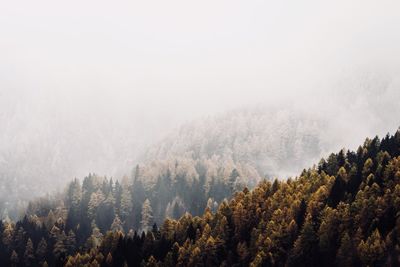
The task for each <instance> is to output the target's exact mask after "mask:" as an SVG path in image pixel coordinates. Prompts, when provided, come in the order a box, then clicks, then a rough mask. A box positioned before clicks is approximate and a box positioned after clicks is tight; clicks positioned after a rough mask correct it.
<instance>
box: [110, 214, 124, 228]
mask: <svg viewBox="0 0 400 267" xmlns="http://www.w3.org/2000/svg"><path fill="white" fill-rule="evenodd" d="M110 229H111V231H114V232H123V231H124V228H123V227H122V222H121V220H120V219H119V217H118V215H115V218H114V221H113V223H112V224H111V227H110Z"/></svg>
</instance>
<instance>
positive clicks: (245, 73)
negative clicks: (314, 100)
mask: <svg viewBox="0 0 400 267" xmlns="http://www.w3.org/2000/svg"><path fill="white" fill-rule="evenodd" d="M398 3H399V2H398V1H331V2H325V1H187V0H186V1H126V2H122V1H113V2H112V3H111V2H110V1H4V0H3V1H0V36H1V37H0V38H1V39H0V41H1V42H0V59H1V60H0V88H1V90H2V91H3V90H5V92H8V91H9V90H15V89H20V90H23V91H30V92H34V94H35V95H38V94H39V95H40V93H39V91H41V92H42V94H43V95H45V96H46V97H52V96H54V97H56V98H55V99H60V98H61V99H64V98H67V99H71V101H72V102H74V103H75V104H76V103H79V100H81V101H83V102H87V100H88V98H90V99H92V100H95V101H100V102H102V101H107V102H109V103H113V101H114V102H115V103H117V104H118V105H119V104H121V103H124V105H135V106H136V107H137V108H138V109H139V110H142V109H143V108H145V109H148V110H152V112H157V111H158V110H161V111H162V113H164V114H165V112H169V111H172V112H171V114H175V113H179V112H184V111H187V109H188V108H189V109H190V113H191V114H194V113H199V114H201V113H203V112H204V111H206V110H211V111H215V110H220V109H226V108H231V107H235V106H237V105H238V104H240V105H243V104H248V103H253V102H262V101H265V100H267V99H271V98H276V97H281V96H282V95H283V96H287V95H291V94H307V93H309V90H311V91H313V90H315V87H316V86H317V85H319V83H320V82H321V80H323V79H325V78H326V77H327V76H330V75H332V74H337V73H341V72H346V71H348V69H353V68H358V67H360V66H361V67H364V66H368V67H370V66H371V65H374V66H375V67H376V68H381V67H382V66H384V67H390V68H392V67H393V68H395V67H397V66H398V63H399V53H398V52H399V51H398V50H399V47H400V16H398V14H399V10H400V4H398ZM121 101H122V102H121ZM124 101H125V102H124ZM102 103H103V102H102Z"/></svg>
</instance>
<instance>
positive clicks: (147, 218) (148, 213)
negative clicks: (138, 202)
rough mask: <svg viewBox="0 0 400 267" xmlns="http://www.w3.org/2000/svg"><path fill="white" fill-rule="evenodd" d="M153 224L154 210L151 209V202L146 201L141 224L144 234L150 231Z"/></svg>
mask: <svg viewBox="0 0 400 267" xmlns="http://www.w3.org/2000/svg"><path fill="white" fill-rule="evenodd" d="M152 224H153V210H152V208H151V204H150V200H149V199H146V200H145V201H144V202H143V206H142V220H141V222H140V225H141V229H142V231H144V232H147V231H148V230H150V226H151V225H152Z"/></svg>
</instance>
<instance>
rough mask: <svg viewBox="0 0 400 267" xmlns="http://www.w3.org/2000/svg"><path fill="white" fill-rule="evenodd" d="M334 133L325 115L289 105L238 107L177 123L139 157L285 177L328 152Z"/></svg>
mask: <svg viewBox="0 0 400 267" xmlns="http://www.w3.org/2000/svg"><path fill="white" fill-rule="evenodd" d="M337 143H338V137H337V136H336V137H335V136H334V135H333V134H332V133H330V132H329V126H328V123H327V121H326V120H324V119H322V117H319V116H318V115H317V114H309V113H307V112H305V111H302V110H301V109H299V108H295V107H273V106H270V107H268V108H266V107H259V108H254V107H253V108H242V109H237V110H232V111H230V112H226V113H224V114H221V115H219V116H212V117H208V118H204V119H199V120H195V121H192V122H188V123H186V124H184V125H182V126H181V127H180V128H179V129H177V130H176V131H173V132H172V133H171V134H169V135H168V136H167V137H166V138H164V139H163V140H161V141H160V142H159V143H157V144H155V145H153V146H151V147H150V148H149V149H148V150H147V151H146V153H145V155H144V156H143V159H144V162H145V163H146V162H147V163H153V162H155V161H158V160H170V161H173V160H174V159H176V158H178V159H179V158H184V159H191V160H195V161H196V160H202V159H208V160H211V161H213V162H215V164H217V165H218V164H219V165H226V164H232V163H230V162H233V163H241V164H247V165H250V166H252V167H253V168H255V169H256V170H257V171H258V172H259V174H260V176H265V175H266V176H268V177H272V176H279V177H283V176H287V175H291V174H293V173H296V172H298V171H299V170H301V169H302V168H303V167H304V166H307V165H308V164H312V162H314V161H315V160H318V159H319V158H321V157H322V154H323V153H328V152H330V151H329V149H331V147H332V146H333V144H337Z"/></svg>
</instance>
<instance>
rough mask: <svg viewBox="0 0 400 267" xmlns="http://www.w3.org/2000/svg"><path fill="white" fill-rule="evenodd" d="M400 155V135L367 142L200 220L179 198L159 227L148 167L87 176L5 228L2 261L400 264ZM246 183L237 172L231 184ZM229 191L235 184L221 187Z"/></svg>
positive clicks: (240, 196) (206, 212)
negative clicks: (143, 172)
mask: <svg viewBox="0 0 400 267" xmlns="http://www.w3.org/2000/svg"><path fill="white" fill-rule="evenodd" d="M399 156H400V131H397V132H396V133H395V134H394V135H393V136H390V135H387V136H386V137H384V138H382V139H379V138H378V137H375V138H373V139H369V138H367V139H366V140H365V142H364V144H363V145H362V146H359V148H358V149H357V151H351V150H345V149H343V150H341V151H339V152H338V153H336V154H333V153H332V154H330V155H329V156H328V157H327V158H325V159H322V160H320V161H319V163H318V165H314V167H312V168H309V169H307V170H306V169H305V170H303V171H302V173H301V174H300V175H299V176H297V177H293V178H290V179H288V180H287V181H280V180H277V179H276V180H274V181H271V180H263V181H261V182H259V183H258V184H257V186H256V187H255V188H254V189H253V190H249V189H248V188H247V187H244V188H243V189H241V190H237V191H232V192H230V194H231V195H232V194H233V195H232V198H229V199H224V200H222V201H221V202H220V204H219V205H214V204H213V201H212V200H209V201H207V205H206V206H205V207H203V211H201V212H199V216H194V215H191V214H190V213H187V212H186V213H180V210H179V209H180V207H179V206H180V205H181V201H182V200H180V199H179V198H175V199H174V201H173V202H174V203H173V204H172V210H171V203H169V205H168V206H169V207H166V208H165V212H167V210H170V211H168V213H169V214H170V215H171V216H167V218H166V219H165V220H162V221H160V222H158V223H154V222H155V221H157V219H156V217H157V209H158V208H159V207H160V202H159V203H158V204H157V201H160V199H159V197H160V198H161V197H162V195H159V194H158V193H159V192H160V191H159V190H160V188H152V189H151V190H150V191H146V189H144V187H143V185H142V183H141V180H140V179H138V177H140V167H137V168H136V170H135V172H134V174H136V175H137V176H134V177H132V179H128V178H127V179H125V180H124V181H122V182H121V184H120V183H119V182H118V181H115V182H114V181H113V180H112V179H107V178H102V177H99V176H96V175H89V176H88V177H86V178H85V179H84V180H83V182H82V183H81V182H80V181H78V180H74V181H73V182H71V183H70V185H69V186H68V188H67V190H66V193H65V195H64V196H59V198H58V199H57V198H56V200H55V201H51V200H50V199H49V200H47V201H45V200H42V201H41V202H32V203H31V204H30V207H29V209H28V211H27V214H26V216H25V217H24V219H23V220H21V221H18V222H16V223H15V222H12V221H2V222H1V223H0V234H1V239H0V246H1V250H0V261H1V263H2V264H5V265H14V266H36V265H37V264H42V265H45V266H47V265H49V266H61V265H64V264H65V266H82V265H85V264H87V265H108V266H124V265H126V264H127V265H128V266H141V265H145V266H192V265H206V266H220V265H223V266H225V265H226V266H241V265H244V266H285V265H287V266H397V265H398V264H399V261H398V255H399V253H400V251H399V240H400V239H399V237H398V236H399V233H398V224H399V222H398V221H399V220H398V218H397V217H396V214H397V213H398V212H399V207H398V205H397V204H398V203H397V202H398V192H397V191H398V187H399V182H400V181H399V177H398V174H399V173H400V169H399V168H400V167H399V166H400V165H399V161H400V160H399ZM238 175H239V172H237V171H232V173H231V175H230V179H233V178H235V177H236V178H237V177H238ZM182 183H183V184H185V183H184V182H183V181H181V182H180V183H179V184H182ZM230 185H231V183H230V182H229V180H228V181H227V184H225V186H224V187H223V188H225V189H226V188H230V187H229V186H230ZM124 188H125V189H124ZM195 188H199V187H195ZM126 189H128V193H127V191H125V190H126ZM182 192H185V193H187V194H189V195H191V196H196V194H193V192H189V191H188V190H183V191H181V193H182ZM146 194H148V195H146ZM151 194H156V196H157V197H154V196H153V198H151ZM60 197H61V198H60ZM138 197H140V198H141V199H142V203H139V202H137V199H136V198H138ZM135 199H136V200H135ZM195 203H201V202H198V201H197V200H196V202H195ZM132 219H137V221H132ZM154 219H155V220H154Z"/></svg>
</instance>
